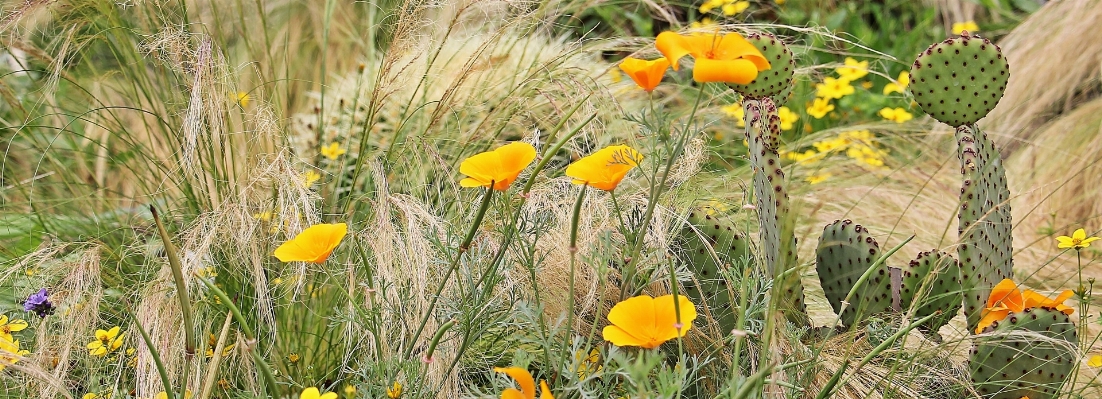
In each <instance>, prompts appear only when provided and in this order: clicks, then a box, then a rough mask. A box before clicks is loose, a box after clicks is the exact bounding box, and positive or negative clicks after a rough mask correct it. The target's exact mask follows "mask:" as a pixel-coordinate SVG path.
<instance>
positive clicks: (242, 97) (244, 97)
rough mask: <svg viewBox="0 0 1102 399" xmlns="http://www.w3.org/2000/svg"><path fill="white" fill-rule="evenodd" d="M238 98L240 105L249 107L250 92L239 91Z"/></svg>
mask: <svg viewBox="0 0 1102 399" xmlns="http://www.w3.org/2000/svg"><path fill="white" fill-rule="evenodd" d="M236 100H237V104H238V105H240V106H242V107H248V106H249V93H246V92H243V91H239V92H237V99H236Z"/></svg>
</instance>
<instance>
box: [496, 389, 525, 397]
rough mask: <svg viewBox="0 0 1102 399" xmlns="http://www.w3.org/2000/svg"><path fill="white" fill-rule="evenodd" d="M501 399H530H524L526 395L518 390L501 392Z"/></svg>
mask: <svg viewBox="0 0 1102 399" xmlns="http://www.w3.org/2000/svg"><path fill="white" fill-rule="evenodd" d="M501 399H528V398H525V397H524V394H522V393H520V391H518V390H516V388H506V389H505V390H504V391H501Z"/></svg>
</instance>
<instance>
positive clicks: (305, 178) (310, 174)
mask: <svg viewBox="0 0 1102 399" xmlns="http://www.w3.org/2000/svg"><path fill="white" fill-rule="evenodd" d="M318 180H321V175H320V174H318V172H315V171H314V170H313V169H307V170H306V171H305V172H302V186H303V187H310V186H313V185H314V183H317V182H318Z"/></svg>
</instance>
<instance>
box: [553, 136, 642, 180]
mask: <svg viewBox="0 0 1102 399" xmlns="http://www.w3.org/2000/svg"><path fill="white" fill-rule="evenodd" d="M642 160H643V156H642V155H640V154H639V152H637V151H635V149H633V148H631V147H628V146H626V145H613V146H608V147H605V148H603V149H601V150H600V151H597V152H595V153H593V154H590V155H589V156H587V157H584V158H582V159H579V160H577V161H575V162H574V163H572V164H570V166H567V167H566V175H567V176H570V177H573V178H574V184H588V185H589V186H590V187H594V188H599V189H601V190H605V191H612V190H615V189H616V186H617V185H619V184H620V181H621V180H624V176H625V175H627V174H628V172H629V171H631V169H633V168H635V167H636V166H637V165H639V161H642Z"/></svg>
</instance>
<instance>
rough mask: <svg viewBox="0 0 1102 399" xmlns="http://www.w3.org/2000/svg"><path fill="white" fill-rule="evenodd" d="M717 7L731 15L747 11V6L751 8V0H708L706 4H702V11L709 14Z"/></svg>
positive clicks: (725, 13) (724, 13) (726, 14)
mask: <svg viewBox="0 0 1102 399" xmlns="http://www.w3.org/2000/svg"><path fill="white" fill-rule="evenodd" d="M717 8H718V9H719V10H720V11H722V12H723V15H725V16H728V17H729V16H732V15H735V14H738V13H740V12H743V11H746V9H747V8H750V2H749V1H739V0H707V1H705V2H704V4H701V5H700V13H701V14H707V13H710V12H712V10H715V9H717Z"/></svg>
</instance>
